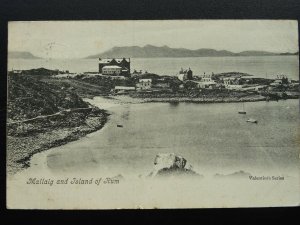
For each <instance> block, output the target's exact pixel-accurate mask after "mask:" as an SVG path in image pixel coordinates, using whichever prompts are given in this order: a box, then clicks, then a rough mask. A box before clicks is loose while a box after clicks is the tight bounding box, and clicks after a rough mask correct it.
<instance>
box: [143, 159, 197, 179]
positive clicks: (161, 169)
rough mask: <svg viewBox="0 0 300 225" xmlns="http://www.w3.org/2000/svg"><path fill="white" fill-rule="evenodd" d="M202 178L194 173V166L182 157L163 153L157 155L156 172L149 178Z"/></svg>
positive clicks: (155, 160) (155, 161)
mask: <svg viewBox="0 0 300 225" xmlns="http://www.w3.org/2000/svg"><path fill="white" fill-rule="evenodd" d="M178 175H180V176H200V175H199V174H197V173H196V172H195V171H193V169H192V166H191V165H190V164H189V163H187V160H186V159H185V158H183V157H182V156H179V155H176V154H174V153H163V154H158V155H156V157H155V159H154V170H153V171H152V172H151V173H150V174H149V175H148V176H149V177H162V176H178Z"/></svg>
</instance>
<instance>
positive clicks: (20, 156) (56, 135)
mask: <svg viewBox="0 0 300 225" xmlns="http://www.w3.org/2000/svg"><path fill="white" fill-rule="evenodd" d="M97 97H100V98H103V99H106V100H108V101H112V102H111V103H113V104H114V105H122V104H142V103H171V104H172V103H174V104H177V103H180V102H185V103H199V104H211V103H239V102H259V101H265V100H266V98H265V97H263V96H258V98H254V97H253V96H252V97H251V98H249V97H248V98H247V97H243V98H223V99H219V98H207V99H203V98H187V97H179V98H138V97H130V96H129V95H117V96H94V97H93V98H92V99H94V98H97ZM256 97H257V96H256ZM85 101H86V102H89V103H90V101H88V99H86V100H85ZM103 103H105V101H104V102H101V103H100V104H103ZM90 104H91V103H90ZM92 105H93V107H94V108H91V110H90V111H91V112H90V113H89V114H86V112H84V113H83V112H78V111H75V112H72V111H69V112H68V113H64V114H62V115H57V116H58V117H61V118H60V119H58V121H55V123H58V125H57V124H56V125H55V124H54V125H53V124H51V126H50V127H46V129H45V127H44V124H45V123H47V122H49V119H48V118H39V119H38V120H39V121H38V124H39V125H40V124H43V125H42V127H40V128H41V129H36V128H35V129H36V130H34V131H32V130H30V132H28V133H29V135H24V133H23V134H22V132H21V135H19V136H18V135H17V136H14V135H9V134H8V136H7V147H8V149H10V151H8V152H7V173H8V174H10V175H13V174H16V173H18V172H20V171H21V170H24V169H26V168H28V167H30V159H31V157H32V156H33V155H34V154H36V153H39V152H42V151H47V150H49V149H51V148H54V147H58V146H62V145H65V144H67V143H69V142H72V141H75V140H78V139H80V138H81V137H84V136H86V135H87V134H90V133H93V132H95V131H98V130H101V129H102V128H103V127H104V126H105V125H106V124H107V123H108V121H109V116H110V115H111V112H110V109H109V107H105V106H104V105H103V106H104V107H102V108H103V109H101V110H100V109H99V108H98V107H99V106H96V105H94V104H92ZM93 110H95V111H94V112H92V111H93ZM76 113H77V114H78V113H79V114H80V115H75V118H73V120H75V121H76V125H75V126H73V127H68V126H62V127H60V126H61V124H60V123H61V120H67V121H66V122H67V123H68V119H66V118H68V117H70V116H72V114H76ZM82 116H85V118H84V121H77V118H80V117H82ZM52 122H53V121H52ZM69 122H70V121H69ZM80 122H81V123H80ZM14 124H18V123H14ZM30 125H32V124H30ZM34 125H36V124H34ZM56 126H58V127H56ZM8 127H9V125H8ZM25 129H26V128H25ZM23 131H24V128H23ZM8 133H9V132H8Z"/></svg>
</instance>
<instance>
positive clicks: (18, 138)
mask: <svg viewBox="0 0 300 225" xmlns="http://www.w3.org/2000/svg"><path fill="white" fill-rule="evenodd" d="M7 110H8V114H7V172H8V173H9V174H13V173H16V172H18V171H19V170H21V169H22V168H25V167H27V166H29V159H30V157H31V156H32V155H33V154H35V153H37V152H40V151H43V150H47V149H49V148H52V147H56V146H59V145H63V144H66V143H67V142H70V141H74V140H77V139H78V138H80V137H82V136H84V135H86V134H88V133H91V132H94V131H96V130H99V129H101V128H102V127H103V126H104V124H105V122H106V121H107V118H108V113H107V112H106V111H104V110H101V109H99V108H96V107H93V106H91V105H90V104H88V103H86V102H84V101H83V100H82V99H81V98H80V97H79V96H78V95H77V94H75V93H74V92H71V91H69V90H65V89H64V88H62V87H59V86H56V85H52V84H47V83H44V82H42V81H39V80H37V79H35V78H32V77H30V76H22V75H20V76H18V75H16V76H9V78H8V104H7Z"/></svg>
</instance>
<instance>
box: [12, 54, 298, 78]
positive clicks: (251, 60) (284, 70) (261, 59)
mask: <svg viewBox="0 0 300 225" xmlns="http://www.w3.org/2000/svg"><path fill="white" fill-rule="evenodd" d="M40 67H45V68H47V69H59V70H64V71H65V70H69V71H70V72H74V73H82V72H97V71H98V59H34V60H32V59H30V60H28V59H9V60H8V70H12V69H17V70H19V69H33V68H40ZM181 68H183V69H188V68H191V70H192V71H193V73H194V74H195V75H202V74H204V73H205V74H211V73H223V72H242V73H248V74H251V75H254V76H255V77H262V78H276V77H277V75H286V76H287V77H289V78H290V79H294V80H299V57H298V56H255V57H254V56H245V57H242V56H241V57H193V58H189V57H187V58H131V71H133V70H137V71H140V70H142V71H143V72H145V71H147V72H149V73H156V74H159V75H177V74H178V72H179V71H180V69H181Z"/></svg>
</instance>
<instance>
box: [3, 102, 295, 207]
mask: <svg viewBox="0 0 300 225" xmlns="http://www.w3.org/2000/svg"><path fill="white" fill-rule="evenodd" d="M90 101H91V102H92V103H93V104H95V105H97V106H99V107H101V108H106V109H108V110H109V111H110V112H111V113H112V114H111V116H110V120H109V122H108V123H107V124H106V125H105V127H104V128H103V129H101V130H100V131H97V132H95V133H92V134H89V135H87V136H86V137H83V138H81V139H80V140H78V141H74V142H70V143H68V144H66V145H63V146H61V147H58V148H53V149H50V150H48V151H44V152H42V153H38V154H36V155H34V156H33V157H32V159H31V162H30V163H31V166H30V168H28V169H26V170H24V171H22V172H20V173H18V174H16V175H15V176H14V177H9V178H8V181H7V184H8V188H7V202H8V203H7V204H8V206H9V207H10V208H32V209H37V208H42V209H44V208H45V209H52V208H53V209H57V208H59V209H64V208H65V209H99V208H113V209H115V208H141V207H142V208H177V207H179V208H189V207H196V208H199V207H260V206H278V205H280V206H288V205H289V206H294V205H299V199H300V195H299V168H298V167H297V165H299V158H298V156H299V133H298V127H299V114H298V113H299V111H298V105H299V104H298V100H287V101H279V102H255V103H245V109H246V111H247V115H240V114H238V113H237V112H238V110H239V109H240V107H241V104H239V103H236V104H234V103H228V104H227V103H225V104H186V103H180V104H178V105H176V106H174V105H171V104H168V103H145V104H116V103H114V102H111V101H108V100H105V99H103V98H99V97H98V98H95V99H94V100H90ZM248 117H253V118H255V119H257V120H258V124H249V123H247V122H246V119H247V118H248ZM117 124H122V125H123V126H124V127H123V128H117ZM164 152H175V153H177V154H181V155H183V156H184V157H185V158H186V159H187V160H188V162H190V163H191V164H192V165H193V167H194V170H196V171H197V172H198V173H200V174H203V175H204V178H203V179H192V180H187V179H170V180H168V179H164V180H159V181H157V180H152V179H143V178H138V175H140V174H141V175H146V174H149V172H150V171H151V170H152V169H153V160H154V157H155V155H156V154H157V153H164ZM239 170H244V171H246V172H249V173H251V174H252V175H254V176H278V175H281V176H284V177H285V179H284V181H251V180H250V179H248V177H247V178H246V179H215V178H213V175H214V174H215V173H220V174H229V173H232V172H235V171H239ZM117 174H122V175H123V176H124V177H125V179H124V180H121V181H120V184H119V185H103V184H101V185H99V186H98V185H95V184H93V185H81V184H79V185H71V184H68V185H61V184H54V185H53V186H49V185H28V184H26V182H27V180H28V179H29V178H37V179H41V178H45V179H47V178H51V179H54V180H57V179H60V180H65V179H69V181H70V180H72V179H73V178H77V179H79V178H82V179H91V178H92V179H94V180H96V179H99V178H101V177H102V178H103V179H104V178H105V177H106V176H115V175H117Z"/></svg>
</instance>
